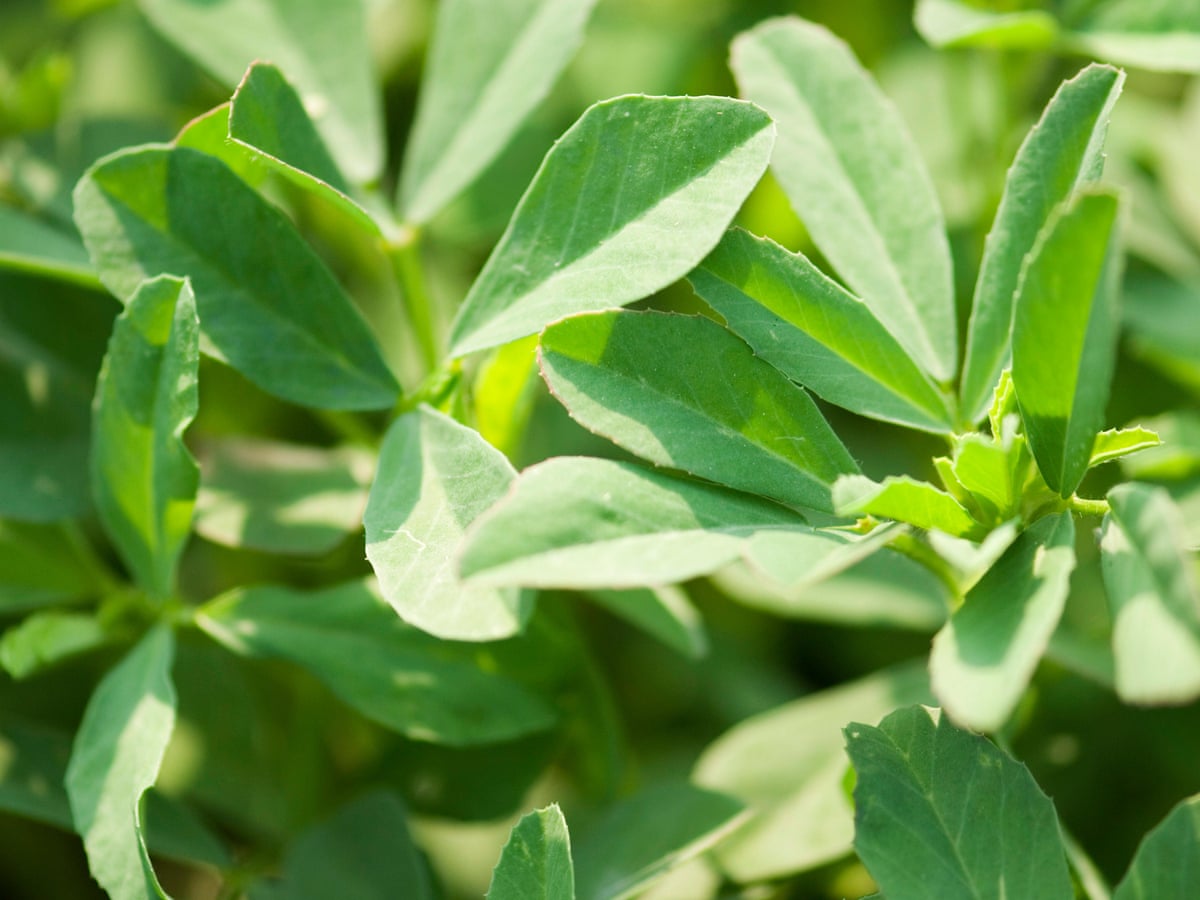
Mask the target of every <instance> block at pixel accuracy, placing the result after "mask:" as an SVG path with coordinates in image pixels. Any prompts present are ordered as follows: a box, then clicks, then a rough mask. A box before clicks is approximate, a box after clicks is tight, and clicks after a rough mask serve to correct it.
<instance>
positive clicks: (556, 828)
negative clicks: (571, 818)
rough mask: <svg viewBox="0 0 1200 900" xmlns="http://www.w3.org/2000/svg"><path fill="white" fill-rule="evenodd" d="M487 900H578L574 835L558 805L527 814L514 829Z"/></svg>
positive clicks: (497, 866)
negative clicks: (576, 893) (572, 839)
mask: <svg viewBox="0 0 1200 900" xmlns="http://www.w3.org/2000/svg"><path fill="white" fill-rule="evenodd" d="M487 900H575V868H574V866H573V865H572V863H571V836H570V834H568V832H567V822H566V820H565V819H564V818H563V814H562V812H561V810H559V808H558V806H557V804H553V803H552V804H550V805H549V806H547V807H546V808H545V809H539V810H535V811H534V812H531V813H527V814H526V815H524V816H522V817H521V821H520V822H518V823H517V824H516V826H514V827H513V830H512V834H511V835H510V836H509V838H508V843H507V844H505V845H504V850H503V852H501V854H500V861H499V862H498V863H496V869H495V871H494V872H492V883H491V886H490V887H489V888H488V892H487Z"/></svg>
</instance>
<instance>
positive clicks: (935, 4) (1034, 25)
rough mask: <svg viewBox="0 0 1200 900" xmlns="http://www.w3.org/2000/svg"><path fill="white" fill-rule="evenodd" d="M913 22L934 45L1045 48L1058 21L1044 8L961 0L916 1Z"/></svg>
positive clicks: (1055, 30) (1056, 34) (918, 30)
mask: <svg viewBox="0 0 1200 900" xmlns="http://www.w3.org/2000/svg"><path fill="white" fill-rule="evenodd" d="M913 24H914V25H915V26H916V28H917V32H918V33H919V34H920V35H921V37H923V38H924V39H925V40H926V41H928V42H929V43H930V44H932V45H933V46H934V47H1002V48H1013V49H1020V50H1030V49H1039V48H1044V47H1048V46H1049V45H1051V44H1053V43H1054V40H1055V38H1056V37H1057V36H1058V22H1057V20H1056V19H1055V18H1054V17H1053V16H1052V15H1050V14H1049V13H1047V12H1044V11H1043V10H1040V9H1024V10H1019V11H1015V12H993V11H991V10H989V9H986V8H980V7H977V6H972V5H971V4H970V3H965V2H963V0H917V6H916V10H915V11H914V12H913Z"/></svg>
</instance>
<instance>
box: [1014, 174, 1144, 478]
mask: <svg viewBox="0 0 1200 900" xmlns="http://www.w3.org/2000/svg"><path fill="white" fill-rule="evenodd" d="M1117 212H1118V203H1117V198H1116V197H1115V196H1114V195H1112V194H1106V193H1084V194H1077V195H1075V197H1073V198H1072V199H1071V200H1068V201H1067V202H1066V203H1065V204H1064V205H1062V206H1060V207H1059V208H1058V209H1057V210H1056V211H1055V213H1054V215H1053V216H1051V219H1050V221H1049V222H1048V223H1047V224H1046V228H1045V229H1044V230H1043V232H1042V234H1041V235H1040V237H1039V238H1038V242H1037V245H1036V246H1035V247H1034V248H1033V250H1032V251H1031V252H1030V255H1029V257H1028V259H1027V261H1026V265H1025V269H1024V274H1023V275H1022V278H1021V284H1020V288H1019V290H1018V293H1017V298H1016V313H1015V319H1014V322H1013V365H1012V378H1013V385H1014V386H1015V387H1016V391H1017V403H1018V405H1019V406H1020V408H1021V420H1022V422H1023V423H1024V425H1025V435H1026V437H1027V438H1028V440H1029V448H1030V450H1032V451H1033V456H1034V459H1036V460H1037V464H1038V469H1039V470H1040V471H1041V473H1042V477H1043V478H1045V480H1046V484H1047V485H1049V486H1050V488H1051V489H1052V490H1055V491H1058V493H1059V494H1060V495H1062V496H1063V497H1070V496H1071V494H1072V493H1074V491H1075V488H1076V487H1077V486H1078V485H1079V481H1080V479H1082V478H1083V475H1084V473H1085V472H1086V471H1087V467H1088V463H1089V461H1090V459H1091V454H1092V445H1093V444H1094V443H1095V441H1096V434H1097V433H1098V432H1099V431H1100V428H1101V426H1102V425H1103V424H1104V407H1105V404H1106V403H1107V402H1108V391H1109V381H1110V379H1111V378H1112V372H1113V366H1114V364H1115V357H1116V339H1117V325H1118V321H1117V309H1116V303H1117V286H1118V284H1119V282H1120V274H1121V256H1120V248H1119V240H1120V235H1119V231H1120V229H1119V228H1118V227H1117Z"/></svg>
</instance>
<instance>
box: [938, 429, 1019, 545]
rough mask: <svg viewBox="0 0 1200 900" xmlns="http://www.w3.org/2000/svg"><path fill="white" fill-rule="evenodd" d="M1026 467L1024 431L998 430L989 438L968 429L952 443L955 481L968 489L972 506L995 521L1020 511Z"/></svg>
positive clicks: (998, 521)
mask: <svg viewBox="0 0 1200 900" xmlns="http://www.w3.org/2000/svg"><path fill="white" fill-rule="evenodd" d="M1028 469H1029V452H1028V450H1026V448H1025V437H1024V435H1020V434H1013V433H1009V434H1003V433H1001V434H1000V435H999V436H998V437H995V438H991V437H984V436H983V435H981V434H975V433H971V434H966V435H964V436H963V437H962V438H960V439H959V441H958V443H957V446H956V447H955V452H954V463H953V473H954V480H955V482H957V484H958V485H960V486H961V487H962V489H963V490H965V491H967V493H968V495H969V497H968V499H969V501H970V504H973V508H978V509H979V510H980V511H981V513H982V515H983V516H984V518H985V520H986V519H990V520H991V521H992V522H993V523H996V524H999V523H1000V522H1004V521H1006V520H1008V519H1011V518H1012V517H1013V516H1015V515H1016V514H1017V512H1018V511H1019V509H1020V505H1021V489H1022V488H1023V487H1024V480H1025V475H1027V474H1028ZM968 508H972V507H971V506H968Z"/></svg>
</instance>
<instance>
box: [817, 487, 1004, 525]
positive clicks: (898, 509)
mask: <svg viewBox="0 0 1200 900" xmlns="http://www.w3.org/2000/svg"><path fill="white" fill-rule="evenodd" d="M833 505H834V508H835V509H836V510H837V513H838V515H842V516H855V515H873V516H883V517H884V518H888V519H895V520H897V521H899V522H907V523H909V524H910V525H916V526H917V527H918V528H925V529H930V528H936V529H937V530H938V531H944V532H946V534H949V535H952V536H954V537H965V538H971V539H973V540H980V539H982V538H983V537H984V530H983V526H982V525H980V524H979V523H978V522H976V521H975V520H974V519H973V518H972V517H971V514H970V513H968V512H967V511H966V509H964V508H963V506H962V504H961V503H959V502H958V501H957V500H955V499H954V498H953V497H952V496H950V495H949V494H947V493H946V492H945V491H940V490H938V489H937V488H936V487H934V486H933V485H932V484H929V483H928V482H925V481H917V480H916V479H913V478H909V477H908V476H907V475H902V476H898V477H895V476H889V477H887V478H885V479H884V480H883V481H882V482H877V481H872V480H871V479H870V478H867V477H866V476H865V475H843V476H842V477H841V478H839V479H838V480H837V483H836V484H835V485H834V486H833Z"/></svg>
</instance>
